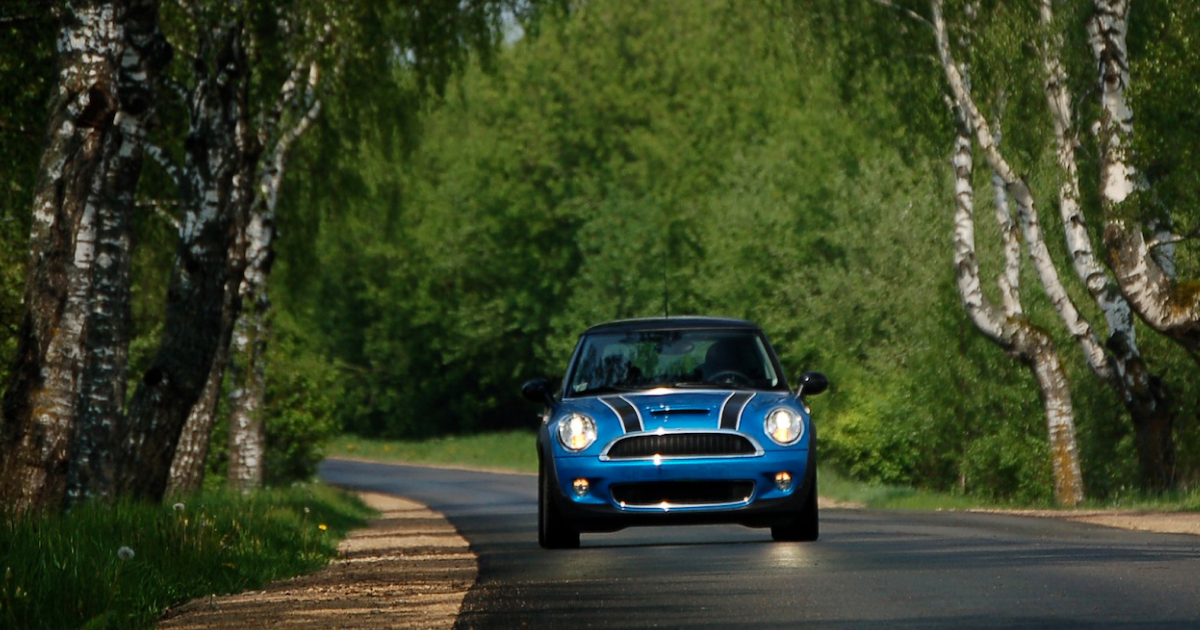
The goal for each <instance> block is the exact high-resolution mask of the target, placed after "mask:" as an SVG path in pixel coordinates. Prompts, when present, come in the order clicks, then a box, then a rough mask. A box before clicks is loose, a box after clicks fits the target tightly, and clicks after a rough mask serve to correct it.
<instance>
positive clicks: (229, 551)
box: [0, 484, 371, 629]
mask: <svg viewBox="0 0 1200 630" xmlns="http://www.w3.org/2000/svg"><path fill="white" fill-rule="evenodd" d="M185 501H186V503H177V504H174V505H153V504H148V503H133V502H128V501H122V502H117V503H114V504H108V503H100V502H96V503H92V504H86V505H83V506H81V507H79V508H77V509H75V510H73V511H72V512H71V513H70V514H66V515H50V516H25V517H19V518H6V519H4V520H3V521H2V522H0V563H2V566H0V571H2V572H3V575H2V576H0V628H47V629H54V628H86V629H98V628H152V627H153V626H154V624H155V623H156V621H157V620H158V619H159V617H160V616H161V615H162V613H163V612H164V611H165V610H167V609H168V608H169V607H170V606H174V605H178V604H180V603H183V602H185V601H188V600H189V599H192V598H195V597H200V596H204V595H209V594H220V593H230V592H237V591H244V590H247V589H252V588H257V587H259V586H260V585H262V584H263V583H265V582H268V581H271V580H277V579H281V578H285V577H291V576H294V575H300V574H303V573H309V572H312V571H315V570H316V569H318V568H320V567H322V566H324V565H325V564H326V563H327V562H328V561H329V559H330V558H331V557H333V556H334V555H335V554H336V553H337V544H338V541H339V540H341V539H342V538H343V537H344V536H345V535H346V533H347V532H348V531H349V530H350V529H353V528H355V527H360V526H362V525H363V524H365V523H366V520H367V519H368V518H369V517H370V516H371V512H370V510H369V509H368V508H367V507H366V506H364V505H363V504H362V502H361V501H359V500H358V498H357V497H355V496H354V495H351V494H348V493H345V492H342V491H339V490H335V489H333V488H329V487H327V486H323V485H320V484H304V485H298V486H294V487H291V488H286V489H277V490H265V491H261V492H256V493H252V494H249V495H242V494H239V493H233V492H228V491H220V492H204V493H202V494H200V495H197V496H194V497H189V498H187V499H186V500H185Z"/></svg>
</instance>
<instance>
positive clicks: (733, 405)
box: [721, 392, 754, 430]
mask: <svg viewBox="0 0 1200 630" xmlns="http://www.w3.org/2000/svg"><path fill="white" fill-rule="evenodd" d="M751 398H754V393H753V392H735V393H733V394H731V395H730V396H729V398H726V399H725V404H724V405H723V406H722V407H721V428H722V429H732V430H737V428H738V425H740V424H741V423H742V412H743V411H745V410H746V403H748V402H750V399H751Z"/></svg>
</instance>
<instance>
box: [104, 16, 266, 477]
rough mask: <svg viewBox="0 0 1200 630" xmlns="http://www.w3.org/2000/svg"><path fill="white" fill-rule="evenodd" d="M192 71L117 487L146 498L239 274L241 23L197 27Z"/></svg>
mask: <svg viewBox="0 0 1200 630" xmlns="http://www.w3.org/2000/svg"><path fill="white" fill-rule="evenodd" d="M210 57H212V58H211V59H210ZM195 67H196V77H197V85H196V87H195V89H193V91H192V96H191V103H190V104H189V118H190V121H191V122H190V128H189V133H188V139H187V143H186V145H185V149H186V163H185V168H184V170H183V175H182V180H183V181H182V184H183V185H182V194H181V196H182V198H183V201H184V204H183V208H184V216H183V221H182V225H181V231H180V239H179V244H178V246H177V249H176V263H175V270H174V273H173V275H172V279H171V283H170V286H169V288H168V294H167V313H166V322H165V328H164V333H163V338H162V342H161V343H160V345H159V350H158V353H157V354H156V356H155V359H154V362H153V364H152V366H151V367H150V369H149V370H147V372H146V374H145V375H144V376H143V377H142V380H141V382H140V383H139V386H138V389H137V391H136V392H135V394H134V397H133V401H132V402H131V404H130V412H129V421H130V430H129V435H128V438H127V439H126V440H125V442H124V459H123V461H124V464H125V466H123V467H122V470H121V482H122V487H123V488H125V489H126V490H127V491H128V492H129V493H131V494H133V495H135V496H139V497H145V498H149V499H152V500H160V499H161V498H162V496H163V495H164V493H165V492H166V489H167V484H168V481H169V477H170V470H171V465H172V462H173V459H174V456H175V450H176V446H177V445H178V443H179V439H180V435H181V433H182V432H183V429H184V426H185V424H186V423H187V420H188V417H189V415H190V414H191V412H192V409H193V407H194V406H195V405H196V403H197V401H199V400H200V398H201V396H202V394H203V393H204V389H205V385H206V384H207V383H208V381H209V377H210V374H211V373H212V367H213V362H214V359H215V358H217V356H218V353H219V352H220V347H221V345H222V340H223V339H225V340H227V339H228V332H227V331H229V330H231V329H232V322H231V321H230V317H231V315H230V312H231V310H233V309H229V308H227V307H226V302H227V300H226V287H227V284H228V283H229V282H230V281H231V279H233V278H237V277H239V276H240V273H239V272H238V271H237V270H236V265H237V261H236V260H234V257H232V256H231V255H230V252H231V249H232V248H231V243H232V242H233V241H234V239H235V238H236V235H237V234H238V232H239V230H240V226H239V225H238V218H237V216H236V214H237V213H236V211H235V203H234V202H235V201H236V196H237V195H236V193H235V191H236V189H237V188H238V187H239V185H240V182H239V181H238V178H239V176H240V175H242V176H244V175H243V174H244V172H245V164H244V161H245V159H246V157H247V156H246V154H245V153H244V152H242V151H241V150H239V147H238V143H239V138H238V134H239V132H240V131H244V130H246V129H248V121H247V120H246V119H245V116H246V103H247V98H248V94H247V86H248V84H249V81H248V79H247V78H246V77H248V72H249V69H248V66H247V59H246V55H245V51H244V49H243V48H242V41H241V27H240V25H234V24H232V23H227V24H224V25H222V26H221V27H220V28H214V29H211V31H206V32H205V33H203V34H202V35H201V38H200V50H199V52H198V54H197V56H196V60H195ZM226 343H227V342H226Z"/></svg>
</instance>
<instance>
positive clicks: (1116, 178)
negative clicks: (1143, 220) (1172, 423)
mask: <svg viewBox="0 0 1200 630" xmlns="http://www.w3.org/2000/svg"><path fill="white" fill-rule="evenodd" d="M1094 8H1095V11H1094V13H1093V15H1092V19H1091V20H1090V21H1089V22H1088V35H1089V41H1090V43H1091V47H1092V54H1093V58H1094V60H1095V62H1096V76H1097V83H1098V87H1099V90H1100V108H1101V114H1100V120H1099V122H1098V124H1097V133H1098V134H1099V139H1100V153H1101V155H1100V193H1101V201H1102V203H1103V206H1104V211H1105V226H1104V243H1105V246H1106V247H1107V248H1108V252H1109V257H1110V259H1111V261H1112V267H1113V273H1114V275H1115V277H1116V281H1117V284H1118V285H1119V286H1120V288H1121V292H1122V293H1124V295H1125V297H1126V299H1127V300H1128V301H1129V303H1130V305H1132V307H1133V309H1134V310H1135V311H1136V312H1137V314H1138V315H1139V316H1140V317H1141V318H1142V319H1143V320H1145V322H1146V323H1147V324H1149V325H1150V326H1151V327H1152V328H1154V329H1155V330H1157V331H1159V332H1161V333H1163V334H1164V335H1166V336H1167V337H1169V338H1171V339H1173V340H1174V341H1176V342H1177V343H1179V344H1180V345H1181V346H1182V347H1183V348H1184V349H1185V350H1187V351H1188V352H1189V353H1190V354H1191V355H1192V357H1193V359H1195V360H1197V361H1200V291H1195V290H1193V289H1192V288H1191V287H1190V283H1189V284H1184V283H1177V282H1176V281H1175V273H1176V272H1175V263H1174V252H1173V250H1172V249H1170V245H1165V246H1164V247H1166V249H1164V248H1163V247H1160V248H1157V250H1154V249H1151V248H1150V247H1149V246H1148V245H1147V243H1146V240H1145V236H1144V235H1143V232H1142V228H1143V226H1142V225H1140V224H1139V223H1138V222H1137V221H1135V220H1134V219H1133V218H1132V217H1131V216H1130V214H1131V213H1130V211H1129V210H1127V209H1125V208H1124V204H1125V203H1126V201H1127V200H1128V198H1129V196H1130V195H1132V194H1133V193H1134V192H1136V191H1137V190H1138V189H1139V187H1140V186H1141V185H1142V182H1143V179H1142V177H1141V176H1140V175H1139V174H1138V172H1137V170H1136V169H1135V168H1134V167H1133V165H1132V164H1131V163H1130V159H1129V147H1130V144H1131V139H1132V137H1133V111H1132V109H1131V108H1130V106H1129V102H1128V99H1127V97H1126V94H1125V91H1126V89H1127V88H1128V86H1129V49H1128V45H1127V42H1126V34H1127V32H1128V28H1129V8H1130V2H1129V0H1095V2H1094ZM1152 223H1153V224H1152V225H1149V226H1148V227H1150V228H1151V230H1152V231H1154V232H1155V236H1154V238H1155V241H1156V242H1162V243H1171V242H1173V241H1174V240H1175V238H1174V237H1173V236H1170V235H1169V234H1170V232H1169V230H1170V227H1171V226H1170V221H1169V217H1168V218H1167V219H1165V220H1164V219H1160V220H1158V221H1154V222H1152Z"/></svg>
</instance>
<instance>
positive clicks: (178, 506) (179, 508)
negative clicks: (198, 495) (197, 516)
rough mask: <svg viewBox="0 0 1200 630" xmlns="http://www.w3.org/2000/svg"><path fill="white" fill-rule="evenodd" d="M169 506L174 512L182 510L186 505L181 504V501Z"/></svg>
mask: <svg viewBox="0 0 1200 630" xmlns="http://www.w3.org/2000/svg"><path fill="white" fill-rule="evenodd" d="M171 507H172V508H173V509H174V510H175V511H176V512H182V511H183V508H184V507H186V506H185V505H184V504H182V503H176V504H175V505H172V506H171Z"/></svg>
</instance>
